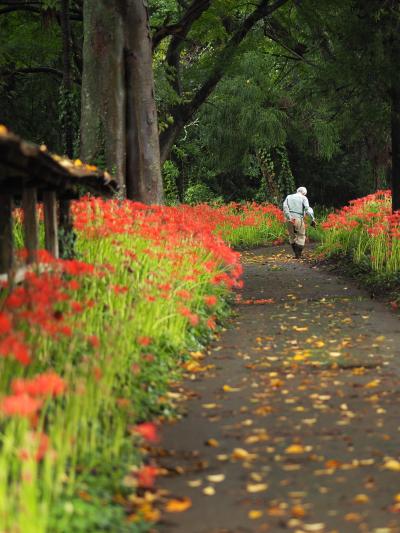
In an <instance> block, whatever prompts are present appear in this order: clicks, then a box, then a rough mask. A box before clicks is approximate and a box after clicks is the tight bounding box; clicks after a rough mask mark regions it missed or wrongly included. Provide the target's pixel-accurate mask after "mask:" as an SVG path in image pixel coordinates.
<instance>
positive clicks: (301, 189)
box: [296, 187, 307, 196]
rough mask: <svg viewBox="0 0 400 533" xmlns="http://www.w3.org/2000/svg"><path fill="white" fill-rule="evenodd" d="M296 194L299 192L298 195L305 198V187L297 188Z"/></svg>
mask: <svg viewBox="0 0 400 533" xmlns="http://www.w3.org/2000/svg"><path fill="white" fill-rule="evenodd" d="M296 192H299V193H300V194H303V195H304V196H307V189H306V188H305V187H299V188H298V189H297V191H296Z"/></svg>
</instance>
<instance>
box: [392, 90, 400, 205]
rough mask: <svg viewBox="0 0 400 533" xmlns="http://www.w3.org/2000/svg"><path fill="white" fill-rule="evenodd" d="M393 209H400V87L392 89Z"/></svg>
mask: <svg viewBox="0 0 400 533" xmlns="http://www.w3.org/2000/svg"><path fill="white" fill-rule="evenodd" d="M391 133H392V209H393V211H397V210H398V209H400V86H399V85H397V86H393V87H392V109H391Z"/></svg>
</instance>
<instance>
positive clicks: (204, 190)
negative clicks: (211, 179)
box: [184, 183, 218, 205]
mask: <svg viewBox="0 0 400 533" xmlns="http://www.w3.org/2000/svg"><path fill="white" fill-rule="evenodd" d="M214 200H218V198H217V197H216V196H215V194H214V193H213V191H212V190H211V189H210V188H209V187H207V185H205V184H204V183H196V184H195V185H191V186H190V187H188V188H187V189H186V191H185V196H184V203H185V204H189V205H195V204H203V203H209V202H212V201H214Z"/></svg>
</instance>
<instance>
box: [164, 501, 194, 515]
mask: <svg viewBox="0 0 400 533" xmlns="http://www.w3.org/2000/svg"><path fill="white" fill-rule="evenodd" d="M191 506H192V500H191V499H190V498H187V497H186V498H182V499H181V500H168V501H167V503H166V504H165V507H164V509H165V511H167V513H182V512H183V511H186V510H187V509H189V508H190V507H191Z"/></svg>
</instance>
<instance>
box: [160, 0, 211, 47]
mask: <svg viewBox="0 0 400 533" xmlns="http://www.w3.org/2000/svg"><path fill="white" fill-rule="evenodd" d="M210 3H211V0H192V2H191V3H190V5H189V6H188V8H187V10H186V12H185V13H184V14H183V16H182V18H181V20H180V21H179V22H177V23H176V24H170V25H169V26H162V27H161V28H158V29H157V30H156V31H155V33H154V35H153V50H154V49H155V48H157V46H158V45H159V44H160V43H161V41H162V40H163V39H165V38H166V37H169V36H170V35H174V37H175V38H177V39H180V40H183V39H185V37H186V36H187V34H188V33H189V30H190V28H191V27H192V25H193V23H194V22H195V21H196V20H197V19H198V18H200V17H201V15H202V14H203V13H204V11H206V10H207V9H208V8H209V7H210Z"/></svg>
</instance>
